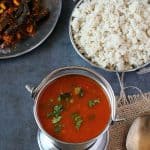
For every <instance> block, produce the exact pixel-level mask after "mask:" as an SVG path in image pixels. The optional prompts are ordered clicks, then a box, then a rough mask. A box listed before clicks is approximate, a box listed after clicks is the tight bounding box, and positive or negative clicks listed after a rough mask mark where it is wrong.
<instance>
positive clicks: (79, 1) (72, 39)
mask: <svg viewBox="0 0 150 150" xmlns="http://www.w3.org/2000/svg"><path fill="white" fill-rule="evenodd" d="M73 1H76V2H78V3H77V4H76V6H75V7H74V9H73V11H72V14H73V12H74V11H75V9H76V8H78V7H79V6H80V4H81V3H83V2H84V0H73ZM72 14H71V16H70V20H69V36H70V40H71V43H72V45H73V47H74V49H75V51H76V52H77V54H78V55H79V56H80V57H81V58H82V59H84V60H85V61H86V62H87V63H89V64H90V65H92V66H94V67H96V68H100V69H103V70H105V71H108V72H132V71H136V70H139V69H141V68H144V67H146V66H147V65H149V64H150V61H148V62H147V63H145V64H143V65H141V66H137V67H135V68H133V69H130V70H124V71H117V70H110V69H107V68H103V67H101V66H99V65H98V64H96V63H94V62H92V61H91V60H90V58H88V57H87V56H86V55H85V54H83V53H81V52H80V50H79V49H78V46H77V45H76V43H75V41H74V38H73V32H72V28H71V22H72Z"/></svg>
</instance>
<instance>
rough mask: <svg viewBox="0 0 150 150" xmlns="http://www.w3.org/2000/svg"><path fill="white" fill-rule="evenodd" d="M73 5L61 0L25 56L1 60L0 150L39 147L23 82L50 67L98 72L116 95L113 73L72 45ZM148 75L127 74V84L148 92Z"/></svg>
mask: <svg viewBox="0 0 150 150" xmlns="http://www.w3.org/2000/svg"><path fill="white" fill-rule="evenodd" d="M73 6H74V4H73V2H72V0H64V1H63V9H62V14H61V17H60V19H59V22H58V24H57V26H56V28H55V30H54V32H53V33H52V35H51V36H50V37H49V38H48V39H47V40H46V42H45V43H44V44H43V45H41V46H40V47H39V48H37V49H36V50H34V51H33V52H31V53H29V54H26V55H24V56H21V57H18V58H15V59H9V60H2V61H0V150H39V148H38V144H37V141H36V134H37V125H36V123H35V121H34V117H33V101H32V99H31V97H30V94H29V93H28V92H27V91H26V90H25V88H24V87H25V85H26V84H33V85H35V86H36V85H38V83H39V82H40V81H41V80H42V79H43V78H44V77H45V76H46V75H47V74H48V73H49V72H50V71H52V70H53V69H55V68H58V67H61V66H69V65H80V66H86V67H89V68H92V69H94V70H95V71H97V72H99V73H101V74H102V75H103V76H104V77H105V78H106V79H107V80H108V81H109V82H110V83H111V85H112V87H113V89H114V90H115V93H116V94H119V84H118V80H117V77H116V75H115V74H114V73H108V72H105V71H103V70H101V69H97V68H93V67H91V66H90V65H88V64H87V63H86V62H85V61H83V60H82V59H81V58H80V57H79V56H78V55H77V54H76V52H75V51H74V49H73V47H72V46H71V43H70V40H69V35H68V21H69V16H70V13H71V11H72V8H73ZM149 81H150V76H149V74H145V75H137V74H136V72H133V73H127V74H126V76H125V82H126V85H133V86H137V87H139V88H141V89H142V90H143V91H144V92H148V91H150V86H149Z"/></svg>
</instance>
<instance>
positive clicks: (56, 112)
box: [52, 104, 63, 117]
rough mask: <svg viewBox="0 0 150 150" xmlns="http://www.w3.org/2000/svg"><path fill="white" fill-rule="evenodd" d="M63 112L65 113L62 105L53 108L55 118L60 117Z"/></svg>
mask: <svg viewBox="0 0 150 150" xmlns="http://www.w3.org/2000/svg"><path fill="white" fill-rule="evenodd" d="M62 111H63V105H62V104H58V105H55V106H54V108H53V112H52V113H53V116H54V117H58V116H60V114H61V112H62Z"/></svg>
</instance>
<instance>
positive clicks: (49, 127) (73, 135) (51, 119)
mask: <svg viewBox="0 0 150 150" xmlns="http://www.w3.org/2000/svg"><path fill="white" fill-rule="evenodd" d="M110 114H111V109H110V104H109V101H108V97H107V96H106V94H105V92H104V90H103V89H102V87H101V86H100V85H99V84H98V83H97V82H96V81H94V80H93V79H91V78H89V77H86V76H83V75H74V74H72V75H65V76H62V77H60V78H57V79H55V80H54V81H53V82H51V83H50V84H49V85H48V86H47V87H46V88H45V89H44V90H43V91H42V92H41V94H40V95H39V100H38V103H37V116H38V120H39V122H40V124H41V127H42V128H43V129H44V130H45V131H46V132H47V133H48V134H49V135H51V136H53V137H55V138H56V139H59V140H61V141H64V142H68V143H80V142H85V141H87V140H90V139H92V138H94V137H96V136H98V135H99V134H100V133H101V132H102V131H103V130H104V129H105V127H106V126H107V124H108V122H109V119H110Z"/></svg>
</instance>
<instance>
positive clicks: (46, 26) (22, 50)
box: [0, 0, 62, 59]
mask: <svg viewBox="0 0 150 150" xmlns="http://www.w3.org/2000/svg"><path fill="white" fill-rule="evenodd" d="M41 2H42V5H43V6H44V7H45V8H48V9H49V10H50V16H49V17H48V18H47V19H46V20H44V21H43V22H42V23H41V24H40V25H39V26H38V29H37V32H36V34H35V35H34V37H27V38H26V39H24V40H21V41H20V42H18V43H17V44H16V45H15V47H12V48H8V49H0V59H8V58H13V57H17V56H20V55H23V54H26V53H28V52H30V51H32V50H33V49H35V48H37V47H38V46H39V45H40V44H42V43H43V42H44V41H45V40H46V39H47V38H48V36H49V35H50V34H51V33H52V31H53V29H54V27H55V25H56V23H57V21H58V18H59V16H60V12H61V7H62V0H42V1H41Z"/></svg>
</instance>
